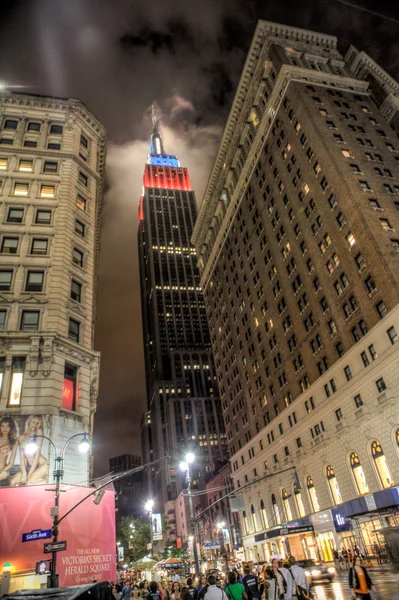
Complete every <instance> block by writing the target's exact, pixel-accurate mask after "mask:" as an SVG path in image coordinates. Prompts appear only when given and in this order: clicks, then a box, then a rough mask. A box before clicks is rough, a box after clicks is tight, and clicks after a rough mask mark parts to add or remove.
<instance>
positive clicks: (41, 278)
mask: <svg viewBox="0 0 399 600" xmlns="http://www.w3.org/2000/svg"><path fill="white" fill-rule="evenodd" d="M105 150H106V146H105V130H104V127H103V126H102V125H101V123H100V122H99V121H98V120H97V119H96V118H95V117H94V116H93V115H92V114H91V113H90V112H89V111H88V110H87V108H86V107H85V106H84V105H83V103H82V102H80V101H79V100H75V99H66V98H53V97H44V96H36V95H29V94H14V93H3V94H1V95H0V193H1V197H0V222H1V228H0V231H1V233H0V238H1V239H0V368H1V374H0V377H1V396H0V416H1V417H3V418H7V419H8V425H9V426H10V427H11V429H12V432H11V433H10V440H11V438H16V439H17V443H16V444H17V445H18V450H17V452H16V455H15V457H14V459H15V466H13V467H12V468H11V469H9V474H8V476H5V477H4V478H3V479H2V476H1V471H0V480H1V481H3V483H4V484H6V485H8V484H10V483H11V485H16V484H17V483H18V479H19V478H20V475H19V473H21V464H22V463H24V462H26V461H27V462H26V464H27V466H28V483H40V482H41V481H43V480H45V479H46V477H47V476H48V473H49V468H48V466H47V474H45V471H46V469H45V467H46V465H48V463H49V461H51V457H52V456H53V453H52V452H51V451H50V448H49V446H48V445H47V443H46V442H43V443H42V442H40V445H41V446H42V455H43V457H42V458H40V459H39V462H41V461H42V460H45V461H46V464H44V463H43V469H42V472H41V473H37V477H35V476H34V475H35V474H34V473H29V460H28V458H27V457H26V453H25V450H24V445H25V444H26V441H27V439H28V438H29V437H30V436H31V435H32V433H36V434H38V435H40V434H43V433H44V434H45V435H47V436H49V437H50V438H51V439H52V441H53V442H54V443H55V445H56V446H57V447H58V448H62V445H63V443H65V442H66V441H67V439H69V437H70V436H71V435H73V434H75V433H79V432H83V431H87V432H91V431H92V426H93V415H94V412H95V409H96V399H97V389H98V380H99V362H100V356H99V353H98V352H96V351H94V347H93V340H94V323H95V306H96V290H97V271H98V259H99V246H100V220H101V210H102V199H103V187H104V167H105ZM33 415H34V416H35V419H36V420H34V421H35V422H34V423H33V424H32V419H29V417H31V416H33ZM9 418H11V421H10V420H9ZM77 443H78V442H77V441H76V440H75V441H73V442H72V443H71V444H70V446H69V452H70V453H71V456H72V454H73V453H74V452H75V451H76V444H77ZM10 444H11V446H13V444H12V443H11V442H10ZM42 444H43V445H42ZM11 458H12V453H11V454H10V457H9V458H8V459H7V460H11ZM73 460H74V459H72V460H71V461H69V462H73ZM77 463H79V465H80V466H79V467H78V466H76V468H75V467H74V466H73V465H70V466H69V467H68V461H67V460H66V464H65V469H66V473H65V475H66V480H67V481H68V480H69V481H74V482H76V483H77V482H78V481H79V482H80V483H82V481H87V478H88V467H89V461H87V460H86V459H85V460H84V461H83V462H82V461H80V462H79V461H77ZM30 468H31V470H32V465H31V466H30ZM1 481H0V483H1Z"/></svg>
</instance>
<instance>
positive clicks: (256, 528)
mask: <svg viewBox="0 0 399 600" xmlns="http://www.w3.org/2000/svg"><path fill="white" fill-rule="evenodd" d="M251 515H252V525H253V528H254V531H258V521H257V519H256V513H255V508H254V505H253V504H251Z"/></svg>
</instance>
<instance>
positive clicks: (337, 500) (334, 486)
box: [326, 465, 342, 504]
mask: <svg viewBox="0 0 399 600" xmlns="http://www.w3.org/2000/svg"><path fill="white" fill-rule="evenodd" d="M326 475H327V481H328V485H329V488H330V492H331V495H332V497H333V500H334V504H341V503H342V496H341V492H340V491H339V487H338V482H337V478H336V477H335V472H334V469H333V468H332V466H331V465H328V466H327V468H326Z"/></svg>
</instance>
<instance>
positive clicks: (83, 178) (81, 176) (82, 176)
mask: <svg viewBox="0 0 399 600" xmlns="http://www.w3.org/2000/svg"><path fill="white" fill-rule="evenodd" d="M79 183H83V185H84V186H86V187H87V183H88V177H87V175H85V174H84V173H82V171H79Z"/></svg>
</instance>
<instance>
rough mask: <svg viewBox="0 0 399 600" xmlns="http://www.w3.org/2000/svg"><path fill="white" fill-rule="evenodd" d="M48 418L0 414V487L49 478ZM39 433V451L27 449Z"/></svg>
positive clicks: (38, 482)
mask: <svg viewBox="0 0 399 600" xmlns="http://www.w3.org/2000/svg"><path fill="white" fill-rule="evenodd" d="M46 419H47V417H46V416H43V415H0V490H1V488H3V487H9V486H11V487H15V486H17V485H18V486H22V485H38V484H40V483H46V482H47V481H48V473H49V465H48V442H47V440H45V439H44V438H42V437H40V436H43V435H47V436H48V435H49V432H48V427H47V421H46ZM34 434H35V435H37V450H36V451H35V452H32V453H30V452H29V448H27V446H28V444H29V442H30V441H31V440H32V436H33V435H34Z"/></svg>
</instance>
